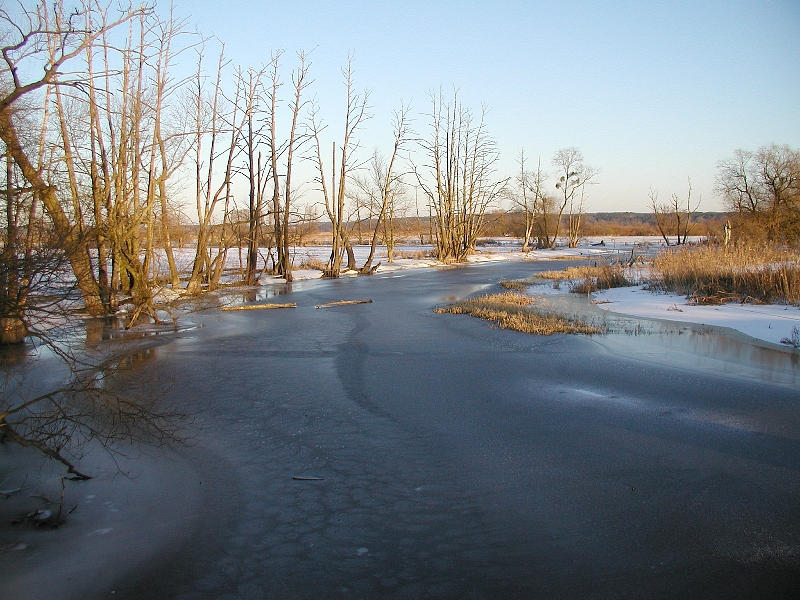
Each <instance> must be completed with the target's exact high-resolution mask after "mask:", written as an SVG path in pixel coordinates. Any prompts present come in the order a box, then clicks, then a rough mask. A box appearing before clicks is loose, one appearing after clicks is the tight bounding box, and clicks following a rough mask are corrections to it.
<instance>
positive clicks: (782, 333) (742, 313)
mask: <svg viewBox="0 0 800 600" xmlns="http://www.w3.org/2000/svg"><path fill="white" fill-rule="evenodd" d="M699 240H700V238H697V237H695V238H692V239H691V240H690V241H699ZM484 241H485V242H486V243H485V245H480V246H478V248H477V252H476V253H475V254H472V255H470V256H469V257H468V258H467V262H468V263H471V264H481V263H491V262H501V261H512V260H514V261H542V260H553V259H559V258H573V257H574V258H581V257H584V258H592V257H597V258H600V257H605V258H608V257H615V256H617V257H620V258H624V259H627V258H628V257H629V256H630V255H631V252H635V253H636V254H637V255H642V254H644V255H653V254H655V253H657V252H658V251H659V249H660V248H661V247H663V245H664V240H663V239H662V238H660V237H658V236H621V237H588V238H584V239H582V240H581V244H580V246H579V247H578V248H568V247H566V246H564V245H562V246H558V247H556V248H553V249H544V250H539V249H532V250H530V251H529V252H522V250H521V242H520V240H519V239H516V238H492V239H487V240H484ZM601 243H602V245H600V244H601ZM431 250H432V247H431V246H430V245H422V246H420V245H414V244H408V245H405V244H403V245H397V246H395V252H396V253H397V254H399V255H401V256H402V255H403V254H404V253H405V254H421V253H425V252H429V251H431ZM330 251H331V249H330V246H302V247H296V248H293V249H292V256H293V262H294V264H295V265H296V266H295V268H294V269H293V270H292V277H293V279H294V281H304V280H312V279H319V278H321V277H322V272H321V271H319V270H318V269H312V268H306V267H304V266H303V264H304V263H306V262H319V263H324V262H326V261H327V260H328V258H329V256H330ZM353 251H354V254H355V258H356V263H357V264H359V265H360V264H363V263H364V261H365V260H366V258H367V256H368V254H369V246H367V245H355V246H353ZM193 252H194V249H193V248H182V249H176V261H177V262H178V265H179V268H186V267H188V266H190V265H191V260H192V257H193ZM260 255H261V256H262V257H266V256H267V255H268V251H267V249H263V248H262V249H260ZM242 261H243V256H241V255H240V253H239V252H238V251H237V250H236V249H232V250H230V251H229V252H228V255H227V261H226V267H227V268H229V269H234V270H235V269H237V268H240V267H241V266H242ZM378 263H380V266H379V267H378V269H377V273H382V274H389V273H397V274H398V275H399V273H398V272H402V271H405V270H408V269H425V268H435V267H440V266H442V263H440V262H439V261H437V260H436V259H435V258H395V259H394V260H393V261H392V262H391V263H390V262H388V261H387V256H386V247H385V246H378V248H377V252H376V254H375V257H374V259H373V264H378ZM342 275H343V276H356V275H357V272H356V271H345V272H343V273H342ZM642 275H643V273H638V277H637V278H635V279H634V281H641V277H642ZM261 281H262V283H268V282H271V281H274V282H279V281H283V279H282V278H279V277H274V276H265V277H263V278H262V280H261ZM565 289H569V282H566V281H565V282H561V285H560V286H559V288H557V289H554V288H553V286H552V284H550V283H547V284H538V285H536V286H535V287H533V288H532V291H533V292H535V293H536V294H539V295H549V294H562V293H563V290H565ZM161 293H162V294H163V295H165V296H166V294H168V293H169V291H167V290H163V291H162V292H161ZM165 299H168V298H165ZM595 299H596V300H597V301H598V302H599V303H600V304H599V306H600V308H603V309H604V310H608V311H612V312H616V313H621V314H625V315H629V316H633V317H644V318H650V319H663V320H669V321H682V322H687V323H698V324H705V325H716V326H720V327H729V328H732V329H735V330H737V331H740V332H741V333H743V334H745V335H748V336H751V337H753V338H756V339H759V340H762V341H766V342H770V343H773V344H780V343H781V340H782V339H784V338H790V339H791V337H792V328H793V327H798V328H800V308H798V307H794V306H774V305H752V304H747V305H739V304H726V305H723V306H692V305H689V304H687V303H686V298H684V297H682V296H678V295H674V294H664V293H652V292H649V291H647V290H644V289H643V288H642V287H641V286H636V287H629V288H617V289H612V290H606V291H603V292H600V293H597V294H595ZM783 347H784V348H785V347H786V346H785V345H783Z"/></svg>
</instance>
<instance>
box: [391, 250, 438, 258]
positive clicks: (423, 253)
mask: <svg viewBox="0 0 800 600" xmlns="http://www.w3.org/2000/svg"><path fill="white" fill-rule="evenodd" d="M392 254H393V257H392V258H413V259H416V260H421V259H423V258H436V251H435V250H414V251H413V252H412V251H408V250H395V251H394V252H393V253H392Z"/></svg>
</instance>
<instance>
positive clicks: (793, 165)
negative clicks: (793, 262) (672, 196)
mask: <svg viewBox="0 0 800 600" xmlns="http://www.w3.org/2000/svg"><path fill="white" fill-rule="evenodd" d="M717 168H718V172H717V178H716V189H717V192H718V193H719V194H720V195H721V196H722V197H723V199H724V200H725V202H726V204H727V205H728V208H729V209H730V210H731V211H732V212H733V213H734V216H735V217H736V221H737V223H736V227H735V230H736V232H737V233H738V234H739V235H751V236H754V237H761V238H764V239H765V240H766V241H768V242H778V241H785V240H787V241H788V240H792V241H796V240H797V237H798V235H800V151H798V150H796V149H793V148H791V147H789V146H786V145H783V146H780V145H776V144H772V145H770V146H764V147H762V148H760V149H759V150H758V151H756V152H752V151H748V150H737V151H736V152H734V156H733V158H732V159H728V160H724V161H721V162H720V163H719V164H718V166H717Z"/></svg>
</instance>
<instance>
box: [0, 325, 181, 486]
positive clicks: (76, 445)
mask: <svg viewBox="0 0 800 600" xmlns="http://www.w3.org/2000/svg"><path fill="white" fill-rule="evenodd" d="M92 321H96V322H92ZM103 321H104V320H90V321H87V329H86V333H87V337H86V342H87V348H90V349H91V348H96V349H97V351H96V352H85V353H82V354H80V355H79V354H76V353H73V352H72V351H71V350H70V349H68V348H65V347H64V346H58V345H56V344H55V343H53V342H50V344H51V346H50V347H49V348H48V349H50V350H52V351H53V354H54V355H55V356H56V357H57V359H58V361H59V362H60V364H61V365H62V366H63V367H64V370H65V375H63V376H61V377H59V378H58V383H56V384H53V383H49V384H48V383H47V382H45V391H42V390H41V389H40V390H39V391H38V392H33V393H32V392H30V390H31V389H32V387H34V386H31V385H25V383H26V382H25V381H24V379H23V376H22V375H19V377H17V378H16V380H15V378H14V376H13V374H14V371H15V369H17V370H18V373H21V372H22V368H21V367H23V366H24V365H23V362H24V357H22V358H21V357H16V358H14V357H12V361H11V362H8V361H5V360H4V361H3V367H4V369H5V377H4V379H3V380H2V383H0V392H2V401H0V402H1V404H0V439H2V441H3V442H15V443H17V444H19V445H20V446H23V447H30V448H35V449H36V450H38V451H39V452H41V453H42V454H44V455H45V456H47V457H49V458H51V459H53V460H56V461H58V462H60V463H62V464H63V465H64V466H65V467H66V468H67V472H68V473H69V474H70V475H71V476H72V478H75V479H87V478H89V476H88V475H87V474H85V473H84V472H82V471H81V470H79V468H78V464H77V463H78V461H79V460H80V457H81V456H82V453H83V451H84V450H85V449H86V448H87V446H88V445H90V444H99V445H100V447H102V448H103V449H105V450H106V451H108V452H110V453H112V454H118V453H122V452H123V451H124V449H125V448H126V447H130V446H131V445H134V444H148V445H164V444H167V443H169V442H171V441H174V440H177V439H178V427H179V425H180V422H181V419H182V417H181V415H180V414H178V413H175V412H172V411H167V410H164V409H163V408H162V407H161V406H160V404H161V403H162V402H161V401H162V400H163V398H164V395H165V391H164V387H163V385H162V382H160V381H157V380H153V379H152V378H150V377H145V376H144V374H143V373H142V370H141V367H142V366H143V365H144V364H145V363H147V362H148V361H150V360H151V359H152V358H154V357H155V356H156V353H157V349H156V347H155V346H153V345H142V344H141V343H139V344H138V347H136V344H135V343H134V344H133V345H134V347H133V348H131V344H129V343H125V344H123V345H122V346H120V347H119V348H117V350H116V353H115V352H114V351H113V349H111V348H109V347H108V346H105V347H100V346H99V342H100V341H102V340H104V339H107V338H106V333H107V331H108V327H107V325H108V323H104V322H103ZM5 354H6V353H4V356H3V358H4V359H5ZM54 360H55V359H54ZM33 394H36V395H33Z"/></svg>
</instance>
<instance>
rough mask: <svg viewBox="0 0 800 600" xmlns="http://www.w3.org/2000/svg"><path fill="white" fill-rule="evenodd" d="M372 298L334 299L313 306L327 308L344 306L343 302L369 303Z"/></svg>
mask: <svg viewBox="0 0 800 600" xmlns="http://www.w3.org/2000/svg"><path fill="white" fill-rule="evenodd" d="M371 302H372V298H367V299H366V300H336V301H335V302H326V303H325V304H317V305H316V306H315V307H314V308H328V307H329V306H344V305H345V304H370V303H371Z"/></svg>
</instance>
